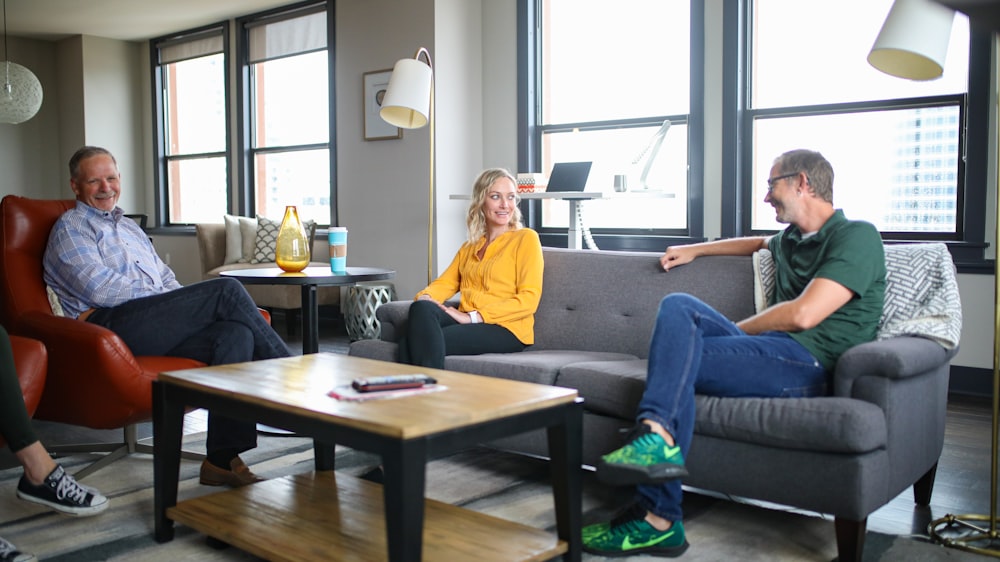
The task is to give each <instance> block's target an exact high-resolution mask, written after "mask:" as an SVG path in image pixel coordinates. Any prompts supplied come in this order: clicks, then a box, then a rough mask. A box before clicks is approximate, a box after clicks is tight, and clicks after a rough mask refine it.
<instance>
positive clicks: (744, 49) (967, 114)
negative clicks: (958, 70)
mask: <svg viewBox="0 0 1000 562" xmlns="http://www.w3.org/2000/svg"><path fill="white" fill-rule="evenodd" d="M752 10H753V0H725V5H724V15H723V18H724V20H723V28H724V30H725V38H724V41H723V43H724V44H723V92H724V93H723V112H724V115H723V185H736V186H738V187H737V189H736V190H723V193H722V217H723V220H722V236H723V237H725V238H728V237H737V236H752V235H767V234H773V231H766V232H764V231H761V232H757V231H753V230H751V228H750V221H751V220H752V217H751V208H752V207H751V205H752V198H753V196H754V195H753V178H752V177H751V174H752V172H753V165H752V158H753V149H754V147H753V139H752V138H749V136H748V133H749V132H750V131H752V129H753V125H754V120H755V119H757V118H771V117H778V116H796V115H798V116H809V115H823V114H836V113H848V112H850V113H855V112H860V111H878V110H884V109H901V108H911V107H933V106H935V105H937V106H940V105H945V104H947V105H954V104H955V102H958V105H959V113H960V122H961V123H963V125H962V126H961V130H960V136H959V141H958V142H959V158H958V194H957V200H956V204H957V206H958V214H957V216H956V232H957V233H956V234H955V235H950V234H949V235H942V234H941V233H917V232H905V233H901V232H882V238H883V240H884V241H885V242H886V243H901V242H925V241H931V240H933V241H940V242H943V243H945V244H946V245H947V246H948V248H949V250H950V251H951V253H952V257H953V258H954V260H955V262H956V265H957V266H958V268H959V271H964V272H975V271H986V267H987V266H989V267H990V268H992V265H991V264H988V263H987V262H986V261H985V260H984V250H985V249H986V247H987V243H986V238H985V230H986V215H985V211H983V210H984V209H986V202H987V190H988V187H987V186H988V185H989V183H988V175H989V170H988V167H989V145H990V142H989V113H990V107H989V99H990V84H991V73H992V66H991V65H992V63H991V57H992V54H991V50H992V39H991V34H989V33H986V32H984V31H982V30H979V29H977V28H976V26H972V27H971V28H970V31H969V80H968V88H967V93H965V94H953V95H942V96H926V97H915V98H906V99H894V100H870V101H861V102H847V103H837V104H818V105H809V106H799V107H782V108H766V109H753V108H751V107H750V104H749V100H750V88H751V87H752V77H751V75H750V68H752V62H753V61H752V60H751V59H752V56H753V54H752V52H751V48H750V43H751V41H752V37H751V30H750V25H752V24H751V22H752V21H753V20H752ZM740 139H743V141H741V140H740ZM977 187H978V188H977ZM976 209H979V210H980V211H979V212H976V211H975V210H976Z"/></svg>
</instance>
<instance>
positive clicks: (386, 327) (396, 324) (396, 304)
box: [375, 300, 413, 342]
mask: <svg viewBox="0 0 1000 562" xmlns="http://www.w3.org/2000/svg"><path fill="white" fill-rule="evenodd" d="M412 302H413V301H412V300H405V301H390V302H387V303H385V304H383V305H381V306H379V307H378V308H376V309H375V318H376V319H377V320H378V321H379V325H380V327H381V335H380V336H379V339H381V340H383V341H390V342H396V341H399V334H402V333H403V329H404V327H405V325H406V320H407V318H409V315H410V303H412Z"/></svg>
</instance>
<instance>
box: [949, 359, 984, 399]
mask: <svg viewBox="0 0 1000 562" xmlns="http://www.w3.org/2000/svg"><path fill="white" fill-rule="evenodd" d="M948 394H961V395H963V396H977V397H981V398H990V397H992V396H993V369H983V368H981V367H960V366H958V365H952V366H951V377H950V379H949V380H948Z"/></svg>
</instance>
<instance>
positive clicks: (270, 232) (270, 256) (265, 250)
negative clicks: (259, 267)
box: [250, 215, 281, 263]
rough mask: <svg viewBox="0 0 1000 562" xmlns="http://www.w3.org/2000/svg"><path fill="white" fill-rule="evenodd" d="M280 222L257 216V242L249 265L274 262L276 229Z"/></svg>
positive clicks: (276, 240)
mask: <svg viewBox="0 0 1000 562" xmlns="http://www.w3.org/2000/svg"><path fill="white" fill-rule="evenodd" d="M279 228H281V221H274V220H271V219H269V218H267V217H262V216H260V215H257V241H256V242H255V243H254V253H253V257H252V258H250V263H267V262H271V263H273V262H274V248H275V246H277V244H278V229H279Z"/></svg>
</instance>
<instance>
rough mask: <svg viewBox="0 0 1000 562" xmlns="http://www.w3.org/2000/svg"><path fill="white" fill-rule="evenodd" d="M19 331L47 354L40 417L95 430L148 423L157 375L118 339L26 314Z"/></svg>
mask: <svg viewBox="0 0 1000 562" xmlns="http://www.w3.org/2000/svg"><path fill="white" fill-rule="evenodd" d="M19 326H20V328H21V334H20V335H23V336H27V337H31V338H35V339H37V340H41V341H42V342H43V343H44V344H45V347H46V349H47V350H48V366H49V368H48V374H47V377H46V381H45V391H44V392H43V394H42V400H41V403H40V404H39V406H38V411H37V412H36V416H37V417H38V418H40V419H44V420H50V421H58V422H64V423H73V424H77V425H85V426H87V427H92V428H95V429H110V428H117V427H121V425H122V419H123V417H124V418H126V419H127V420H128V421H127V422H126V423H132V422H135V421H142V420H144V419H147V418H148V416H149V407H150V400H151V387H150V383H151V382H152V381H153V380H155V379H156V375H157V374H158V372H156V371H152V372H150V371H148V370H147V369H144V368H143V366H142V365H141V364H140V363H139V361H138V360H137V359H136V357H135V356H134V355H133V354H132V351H131V350H130V349H129V348H128V346H127V345H125V342H124V341H122V339H121V338H120V337H119V336H118V335H117V334H115V333H114V332H112V331H111V330H108V329H107V328H103V327H101V326H98V325H96V324H90V323H88V322H84V321H82V320H77V319H75V318H65V317H61V316H52V315H50V314H45V313H41V312H29V313H26V314H25V315H24V316H22V317H21V322H20V324H19ZM101 404H105V405H107V407H104V408H102V407H100V406H99V405H101Z"/></svg>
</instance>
